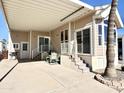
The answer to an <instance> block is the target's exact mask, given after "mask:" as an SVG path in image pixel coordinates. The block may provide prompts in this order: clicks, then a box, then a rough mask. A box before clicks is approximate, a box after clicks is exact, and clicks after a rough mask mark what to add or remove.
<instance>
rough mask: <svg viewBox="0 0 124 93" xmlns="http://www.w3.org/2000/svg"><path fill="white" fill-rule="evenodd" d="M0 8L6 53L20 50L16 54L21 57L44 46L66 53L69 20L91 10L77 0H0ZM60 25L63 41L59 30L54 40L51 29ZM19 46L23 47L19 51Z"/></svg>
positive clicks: (36, 51)
mask: <svg viewBox="0 0 124 93" xmlns="http://www.w3.org/2000/svg"><path fill="white" fill-rule="evenodd" d="M1 8H2V9H3V12H4V14H5V18H6V22H7V26H8V31H9V54H10V53H11V52H14V51H15V50H16V51H17V52H19V51H20V52H19V53H18V56H19V57H18V58H21V59H24V58H34V57H35V56H37V55H38V54H39V53H40V52H41V51H42V52H43V51H44V50H45V51H48V50H55V51H57V52H58V53H64V54H70V52H71V49H72V48H70V47H71V41H72V35H73V33H72V27H74V25H72V23H71V22H73V21H74V20H78V19H79V18H81V17H83V16H86V15H88V14H91V13H93V12H94V10H93V9H94V8H93V7H92V6H90V5H88V4H85V3H83V2H81V1H79V0H54V1H53V0H50V1H46V0H42V1H41V0H36V1H32V0H23V1H18V0H10V1H7V0H1ZM63 25H65V27H66V31H65V32H64V33H63V42H61V40H60V37H62V36H60V33H61V30H60V31H59V32H60V33H57V34H56V35H57V36H59V38H58V40H57V41H55V39H56V38H54V37H55V33H54V34H53V31H54V30H55V29H57V28H58V27H61V26H62V27H63ZM63 30H65V29H63ZM22 36H23V37H22ZM56 42H60V45H56ZM13 46H14V49H13ZM26 46H27V47H26ZM56 46H57V47H56ZM23 47H26V48H27V51H23Z"/></svg>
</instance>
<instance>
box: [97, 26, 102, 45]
mask: <svg viewBox="0 0 124 93" xmlns="http://www.w3.org/2000/svg"><path fill="white" fill-rule="evenodd" d="M98 40H99V45H102V25H98Z"/></svg>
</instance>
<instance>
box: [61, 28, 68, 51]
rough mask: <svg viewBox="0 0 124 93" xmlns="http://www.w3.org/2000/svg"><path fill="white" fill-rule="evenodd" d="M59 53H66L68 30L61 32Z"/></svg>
mask: <svg viewBox="0 0 124 93" xmlns="http://www.w3.org/2000/svg"><path fill="white" fill-rule="evenodd" d="M61 53H68V30H64V31H62V32H61Z"/></svg>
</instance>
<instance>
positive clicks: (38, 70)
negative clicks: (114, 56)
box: [0, 62, 118, 93]
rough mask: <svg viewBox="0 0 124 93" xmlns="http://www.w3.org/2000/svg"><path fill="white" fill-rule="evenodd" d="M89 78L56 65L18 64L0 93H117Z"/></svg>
mask: <svg viewBox="0 0 124 93" xmlns="http://www.w3.org/2000/svg"><path fill="white" fill-rule="evenodd" d="M92 77H93V74H91V73H87V74H86V73H85V74H82V73H80V72H76V71H74V70H71V69H68V68H65V67H63V66H61V65H56V64H55V65H49V64H47V63H45V62H34V63H33V62H29V63H19V64H18V65H17V66H16V67H15V68H14V69H13V70H12V72H10V73H9V74H8V76H7V77H6V78H5V79H4V80H3V81H2V82H0V93H118V92H117V91H115V90H114V89H111V88H108V87H107V86H105V85H103V84H100V83H99V82H97V81H95V80H94V79H92Z"/></svg>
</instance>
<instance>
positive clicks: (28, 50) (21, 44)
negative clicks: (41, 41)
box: [20, 41, 29, 59]
mask: <svg viewBox="0 0 124 93" xmlns="http://www.w3.org/2000/svg"><path fill="white" fill-rule="evenodd" d="M23 43H27V44H28V51H27V52H29V42H25V41H22V42H21V45H20V52H21V53H20V58H21V59H23V57H22V51H23V50H22V48H23V47H22V44H23ZM28 58H29V57H28Z"/></svg>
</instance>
